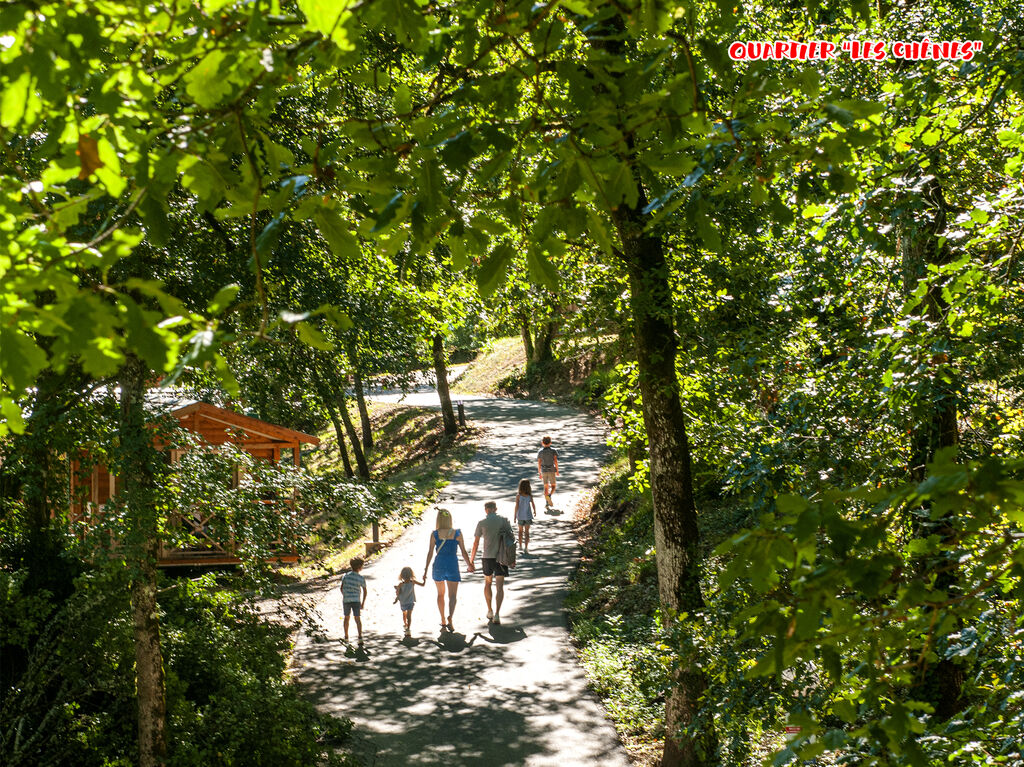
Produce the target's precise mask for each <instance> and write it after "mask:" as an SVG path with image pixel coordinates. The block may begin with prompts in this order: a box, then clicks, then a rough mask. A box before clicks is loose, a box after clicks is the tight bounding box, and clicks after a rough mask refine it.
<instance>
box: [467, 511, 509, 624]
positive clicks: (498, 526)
mask: <svg viewBox="0 0 1024 767" xmlns="http://www.w3.org/2000/svg"><path fill="white" fill-rule="evenodd" d="M497 511H498V504H496V503H495V502H494V501H488V502H487V503H485V504H484V514H485V516H484V518H483V519H481V520H480V521H479V522H477V523H476V533H475V534H474V538H473V551H472V553H471V554H470V555H469V559H470V561H472V562H475V561H476V551H477V549H478V548H479V547H480V539H481V538H483V541H484V547H483V552H482V555H483V565H484V601H486V602H487V621H488V622H489V623H494V624H501V618H499V617H498V614H499V613H500V612H501V603H502V600H504V598H505V578H506V577H507V576H508V568H507V567H506V566H505V565H503V564H500V563H499V562H498V561H497V559H496V557H497V556H498V541H499V539H500V538H501V536H502V535H508V536H510V537H511V536H512V525H510V524H509V522H508V520H507V519H505V518H504V517H499V516H498V514H497ZM492 578H493V579H494V582H495V586H496V593H495V595H494V597H495V598H494V609H493V610H492V609H491V579H492Z"/></svg>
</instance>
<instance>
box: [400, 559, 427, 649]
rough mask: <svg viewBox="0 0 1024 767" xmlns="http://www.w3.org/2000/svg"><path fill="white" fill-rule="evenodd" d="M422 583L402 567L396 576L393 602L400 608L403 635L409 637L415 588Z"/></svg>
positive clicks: (407, 569)
mask: <svg viewBox="0 0 1024 767" xmlns="http://www.w3.org/2000/svg"><path fill="white" fill-rule="evenodd" d="M422 585H423V581H418V580H416V579H415V578H414V577H413V574H412V568H411V567H403V568H402V572H401V573H399V574H398V584H397V585H396V586H395V601H396V602H398V606H399V607H401V608H402V624H403V626H404V627H405V635H406V636H409V635H410V632H411V631H412V608H413V606H414V605H415V604H416V587H417V586H422Z"/></svg>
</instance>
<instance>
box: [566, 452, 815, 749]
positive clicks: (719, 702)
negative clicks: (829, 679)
mask: <svg viewBox="0 0 1024 767" xmlns="http://www.w3.org/2000/svg"><path fill="white" fill-rule="evenodd" d="M698 506H699V509H700V513H699V522H700V528H701V542H702V547H701V548H702V552H701V554H702V561H703V581H704V582H703V585H702V590H703V592H704V594H705V601H706V603H707V605H706V609H705V614H704V616H703V619H702V620H700V621H688V622H686V623H684V624H682V625H681V626H673V627H669V628H666V627H664V626H663V625H662V621H661V614H660V610H659V602H658V578H657V569H656V563H655V550H654V524H653V506H652V500H651V496H650V491H649V490H646V491H642V492H641V491H638V490H637V489H635V487H633V486H631V484H630V481H629V467H628V463H627V461H626V460H625V459H620V460H619V461H617V462H616V463H615V464H613V465H612V466H610V467H609V468H608V469H606V470H605V473H604V475H603V477H602V481H601V484H600V487H599V489H598V491H597V492H596V494H595V496H594V499H593V503H592V504H591V505H590V507H589V508H584V509H581V511H580V515H581V516H580V518H579V519H578V520H577V524H578V534H579V537H580V540H581V544H582V547H583V556H582V559H581V563H580V566H579V568H578V569H577V572H576V573H575V575H574V577H573V579H572V582H571V584H570V595H569V598H568V600H567V607H568V610H569V615H570V623H571V631H572V636H573V640H574V641H575V642H576V644H577V646H578V648H579V649H578V651H579V657H580V661H581V663H582V664H583V667H584V669H585V670H586V672H587V675H588V676H589V678H590V682H591V686H592V687H593V689H594V690H595V691H596V692H597V694H598V695H599V696H600V697H601V699H602V701H603V703H604V705H605V708H606V710H607V711H608V714H609V716H610V717H611V719H612V721H613V722H614V723H615V726H616V728H617V730H618V732H619V734H620V736H621V737H622V740H623V742H624V743H625V745H626V747H627V748H628V749H629V751H630V753H631V755H632V756H633V758H634V760H635V761H636V762H637V763H639V764H643V765H654V764H657V763H658V759H659V757H660V753H661V749H662V745H663V742H664V738H665V731H664V705H665V698H666V694H667V692H668V687H669V674H670V669H671V664H672V663H673V662H674V661H675V659H676V658H678V657H679V654H680V653H679V648H680V646H681V642H683V641H685V642H686V643H687V644H692V645H694V646H695V652H696V656H695V657H697V658H698V659H699V660H698V662H699V663H700V664H701V666H702V667H703V669H704V671H705V674H706V675H707V679H708V691H707V703H708V705H705V706H704V707H703V708H704V711H705V712H707V716H709V717H712V718H713V719H714V726H715V729H716V731H717V732H718V733H719V747H720V754H719V758H720V762H719V763H720V764H722V765H729V767H740V766H742V767H754V765H760V764H762V763H763V761H764V759H765V758H767V757H768V756H769V755H770V754H771V753H772V751H773V750H775V749H777V748H779V747H780V745H781V741H782V729H783V727H784V725H785V721H781V719H782V718H783V717H784V713H783V712H784V711H785V703H786V702H787V700H789V701H791V700H792V699H793V697H794V696H795V695H797V694H798V691H795V690H793V689H790V686H789V685H788V684H787V682H786V681H785V680H781V679H780V680H775V679H773V678H771V677H769V678H767V679H766V678H763V677H761V678H753V679H748V678H746V677H745V675H744V674H742V673H737V672H738V670H739V669H742V668H745V667H748V666H749V665H750V664H751V658H752V657H753V656H754V654H755V651H756V650H758V649H759V647H754V646H752V645H749V644H742V643H739V642H738V641H737V640H736V637H735V635H734V634H733V633H731V630H730V629H729V628H728V627H729V625H730V621H731V619H732V618H733V617H734V615H735V614H736V613H737V612H738V611H740V610H742V609H744V607H745V606H746V601H745V600H746V596H745V595H744V594H742V593H739V592H736V591H734V590H729V591H726V592H724V593H723V592H721V591H720V590H719V589H718V585H717V577H716V575H717V572H718V571H719V569H720V568H721V566H722V562H721V561H719V560H718V559H717V558H715V557H713V556H712V555H711V552H712V550H713V549H714V547H715V546H716V545H717V544H718V543H719V542H720V541H722V540H724V539H725V538H726V537H728V536H730V535H732V534H733V533H735V532H736V531H738V530H739V529H741V528H742V527H743V526H744V525H746V524H748V523H749V521H750V517H749V510H748V509H747V508H746V507H744V506H743V505H742V504H739V503H738V502H736V501H734V500H731V499H722V498H717V497H711V496H709V495H705V496H704V497H702V498H701V499H700V500H699V503H698ZM752 712H756V715H753V714H752ZM707 724H708V722H698V723H696V725H695V726H707ZM823 764H824V762H819V765H823Z"/></svg>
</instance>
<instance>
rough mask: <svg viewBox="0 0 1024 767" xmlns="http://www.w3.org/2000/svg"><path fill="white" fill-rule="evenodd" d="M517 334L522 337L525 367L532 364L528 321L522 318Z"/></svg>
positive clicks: (531, 342) (531, 338)
mask: <svg viewBox="0 0 1024 767" xmlns="http://www.w3.org/2000/svg"><path fill="white" fill-rule="evenodd" d="M519 333H520V335H521V336H522V337H523V351H524V352H526V366H527V367H529V366H530V364H531V363H532V362H533V335H532V334H531V333H530V320H529V319H528V318H526V317H523V318H522V320H521V321H520V325H519Z"/></svg>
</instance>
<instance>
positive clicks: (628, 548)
mask: <svg viewBox="0 0 1024 767" xmlns="http://www.w3.org/2000/svg"><path fill="white" fill-rule="evenodd" d="M576 531H577V535H578V537H579V539H580V543H581V545H582V555H581V559H580V565H579V567H578V568H577V570H576V573H575V574H574V576H573V578H572V580H571V582H570V586H569V589H570V590H569V597H568V599H567V601H566V608H567V609H568V611H569V623H570V630H571V633H572V638H573V641H574V642H575V643H576V645H577V648H578V653H579V658H580V662H581V664H582V665H583V668H584V670H585V671H586V672H587V676H588V678H589V680H590V684H591V687H592V688H593V689H594V690H595V692H597V694H598V695H599V696H600V697H601V700H602V702H603V703H604V706H605V709H606V711H607V712H608V716H609V717H610V718H611V719H612V721H613V722H614V724H615V728H616V730H618V733H619V737H620V738H621V739H622V742H623V744H624V745H625V746H626V749H627V750H628V752H629V754H630V757H631V758H632V759H633V760H634V761H635V762H636V763H637V764H641V765H654V764H657V760H658V756H659V755H660V751H661V744H662V739H663V738H664V703H665V692H666V690H667V689H668V679H669V675H668V667H667V664H666V662H665V659H664V657H663V656H664V653H663V652H660V651H659V650H658V645H659V643H660V633H661V626H660V623H659V621H658V619H657V608H658V578H657V572H656V569H655V565H654V528H653V518H652V514H651V506H650V498H649V496H648V497H646V498H645V497H643V496H640V497H637V496H636V495H635V494H633V493H632V492H631V491H630V490H629V483H628V466H627V464H626V462H625V461H624V460H622V461H618V462H616V463H614V464H612V465H611V466H609V467H608V468H607V469H605V472H604V475H603V477H602V481H601V483H600V486H599V488H598V489H597V490H596V491H595V492H594V493H592V494H591V496H590V497H589V498H586V499H584V501H583V502H582V503H581V504H580V506H579V507H578V509H577V517H576Z"/></svg>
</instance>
